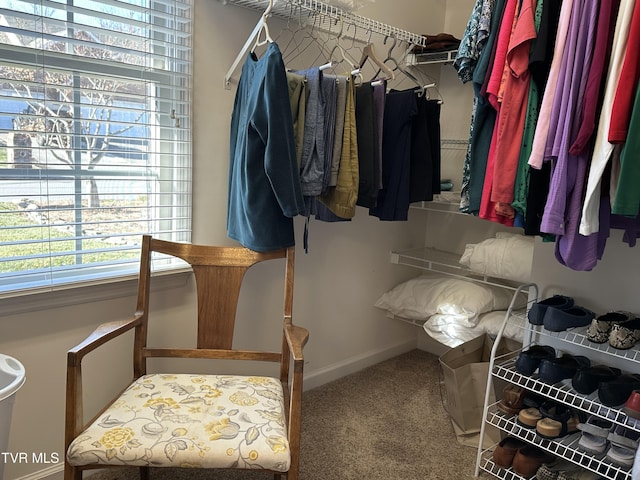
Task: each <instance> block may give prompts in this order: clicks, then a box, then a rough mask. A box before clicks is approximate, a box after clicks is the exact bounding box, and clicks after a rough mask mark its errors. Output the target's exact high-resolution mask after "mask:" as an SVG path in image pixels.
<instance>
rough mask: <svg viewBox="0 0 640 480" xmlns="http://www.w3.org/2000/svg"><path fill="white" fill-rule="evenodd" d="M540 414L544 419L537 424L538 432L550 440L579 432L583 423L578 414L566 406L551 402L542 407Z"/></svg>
mask: <svg viewBox="0 0 640 480" xmlns="http://www.w3.org/2000/svg"><path fill="white" fill-rule="evenodd" d="M540 414H541V415H542V418H541V419H540V420H538V422H537V423H536V432H537V434H538V435H540V436H541V437H542V438H546V439H549V440H551V439H554V438H560V437H564V436H565V435H569V434H570V433H574V432H577V431H578V425H579V424H580V422H581V418H580V414H579V413H578V412H574V411H573V410H571V409H570V408H569V407H567V406H566V405H563V404H561V403H555V402H551V401H549V402H544V403H543V404H542V405H540Z"/></svg>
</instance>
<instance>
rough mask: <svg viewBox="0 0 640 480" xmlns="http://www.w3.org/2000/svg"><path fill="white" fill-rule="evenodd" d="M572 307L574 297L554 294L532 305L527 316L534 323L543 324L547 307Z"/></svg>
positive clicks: (562, 308) (560, 308) (564, 308)
mask: <svg viewBox="0 0 640 480" xmlns="http://www.w3.org/2000/svg"><path fill="white" fill-rule="evenodd" d="M570 307H573V298H571V297H567V296H565V295H554V296H553V297H549V298H545V299H544V300H541V301H539V302H536V303H534V304H533V305H531V308H530V309H529V311H528V312H527V318H528V319H529V323H531V324H532V325H542V324H543V323H544V315H545V313H546V312H547V309H549V308H557V309H559V310H566V309H567V308H570Z"/></svg>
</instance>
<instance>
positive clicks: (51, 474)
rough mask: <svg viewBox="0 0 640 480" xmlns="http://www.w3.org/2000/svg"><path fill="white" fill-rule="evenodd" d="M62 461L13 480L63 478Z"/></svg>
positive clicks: (56, 479) (57, 479)
mask: <svg viewBox="0 0 640 480" xmlns="http://www.w3.org/2000/svg"><path fill="white" fill-rule="evenodd" d="M63 478H64V463H60V464H57V465H51V466H50V467H47V468H43V469H42V470H38V471H37V472H33V473H30V474H28V475H25V476H24V477H19V478H15V479H14V480H63Z"/></svg>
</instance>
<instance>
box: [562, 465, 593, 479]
mask: <svg viewBox="0 0 640 480" xmlns="http://www.w3.org/2000/svg"><path fill="white" fill-rule="evenodd" d="M601 478H603V477H601V476H600V475H598V474H597V473H594V472H591V471H589V470H587V469H585V468H582V467H578V468H576V469H573V470H569V471H565V472H560V473H559V474H558V480H598V479H601Z"/></svg>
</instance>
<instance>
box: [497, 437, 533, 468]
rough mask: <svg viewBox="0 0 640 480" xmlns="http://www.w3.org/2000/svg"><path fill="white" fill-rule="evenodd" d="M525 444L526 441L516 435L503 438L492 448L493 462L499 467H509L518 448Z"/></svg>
mask: <svg viewBox="0 0 640 480" xmlns="http://www.w3.org/2000/svg"><path fill="white" fill-rule="evenodd" d="M527 445H528V443H527V442H525V441H524V440H520V439H519V438H516V437H505V438H503V439H502V440H500V443H498V445H496V448H494V449H493V463H495V464H496V465H497V466H499V467H500V468H509V467H510V466H511V465H512V464H513V459H514V458H515V456H516V453H517V452H518V450H520V449H521V448H523V447H525V446H527Z"/></svg>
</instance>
